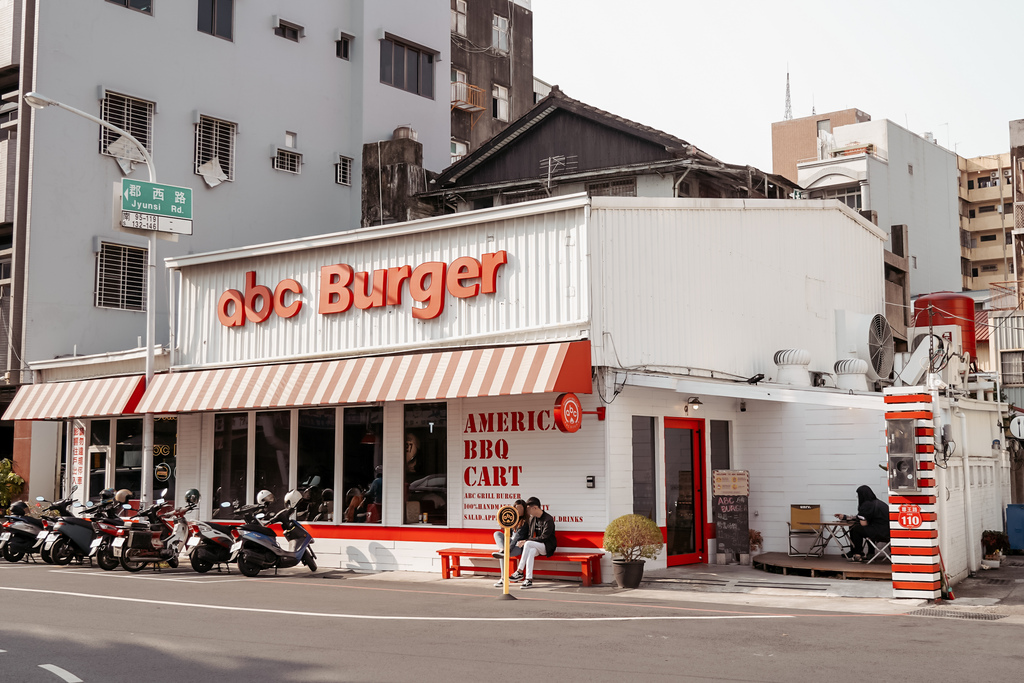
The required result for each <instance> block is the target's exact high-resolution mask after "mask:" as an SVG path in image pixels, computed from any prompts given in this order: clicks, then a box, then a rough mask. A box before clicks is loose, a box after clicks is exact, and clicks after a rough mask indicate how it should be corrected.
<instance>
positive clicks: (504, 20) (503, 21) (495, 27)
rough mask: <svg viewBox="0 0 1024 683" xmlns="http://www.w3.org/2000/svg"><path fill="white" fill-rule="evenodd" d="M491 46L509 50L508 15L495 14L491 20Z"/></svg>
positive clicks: (500, 49) (500, 50) (499, 49)
mask: <svg viewBox="0 0 1024 683" xmlns="http://www.w3.org/2000/svg"><path fill="white" fill-rule="evenodd" d="M491 47H493V48H494V49H495V50H498V51H499V52H508V17H503V16H501V15H499V14H495V15H494V18H493V19H492V20H491Z"/></svg>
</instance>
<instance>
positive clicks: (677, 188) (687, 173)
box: [672, 167, 693, 197]
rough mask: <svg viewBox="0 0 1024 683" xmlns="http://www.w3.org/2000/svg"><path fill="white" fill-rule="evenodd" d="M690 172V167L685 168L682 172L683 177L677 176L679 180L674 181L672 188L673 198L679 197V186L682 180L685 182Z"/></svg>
mask: <svg viewBox="0 0 1024 683" xmlns="http://www.w3.org/2000/svg"><path fill="white" fill-rule="evenodd" d="M691 170H693V169H692V167H690V168H687V169H686V170H685V171H683V175H681V176H679V180H677V181H676V184H675V186H674V187H673V188H672V196H673V197H678V196H679V185H680V183H682V182H683V181H684V180H686V176H688V175H689V174H690V171H691Z"/></svg>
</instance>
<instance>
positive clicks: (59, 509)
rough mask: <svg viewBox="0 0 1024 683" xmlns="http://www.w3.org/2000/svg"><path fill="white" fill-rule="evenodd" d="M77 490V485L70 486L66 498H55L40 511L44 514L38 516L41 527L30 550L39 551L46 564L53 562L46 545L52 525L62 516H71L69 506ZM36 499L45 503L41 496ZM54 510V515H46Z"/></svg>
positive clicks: (73, 500) (72, 502)
mask: <svg viewBox="0 0 1024 683" xmlns="http://www.w3.org/2000/svg"><path fill="white" fill-rule="evenodd" d="M77 490H78V486H77V485H75V486H72V487H71V491H69V492H68V495H67V497H66V498H62V499H61V500H55V501H53V502H51V503H50V504H49V505H48V506H47V507H46V508H44V509H43V510H42V511H41V512H42V514H43V515H44V516H43V517H41V518H40V521H42V523H43V528H42V529H41V530H40V531H39V532H38V533H37V534H36V542H35V545H33V546H32V550H31V552H34V553H39V558H40V559H41V560H42V561H43V562H45V563H46V564H53V558H52V557H51V556H50V551H49V549H48V548H47V546H46V543H47V541H48V540H49V538H50V534H51V533H52V532H53V529H54V527H55V526H56V525H57V523H58V522H59V521H60V519H61V518H62V517H71V516H73V515H72V514H71V506H72V504H74V502H75V499H74V498H73V496H74V495H75V492H76V491H77ZM36 501H37V502H38V503H45V502H46V499H45V498H43V497H42V496H37V497H36ZM51 512H55V513H57V514H56V515H47V513H51Z"/></svg>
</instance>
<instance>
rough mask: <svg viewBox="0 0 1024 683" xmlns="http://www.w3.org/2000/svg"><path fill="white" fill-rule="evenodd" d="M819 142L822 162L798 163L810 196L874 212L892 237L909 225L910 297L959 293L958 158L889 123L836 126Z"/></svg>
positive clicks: (804, 185) (820, 138) (819, 157)
mask: <svg viewBox="0 0 1024 683" xmlns="http://www.w3.org/2000/svg"><path fill="white" fill-rule="evenodd" d="M818 142H819V144H818V159H817V160H811V161H804V162H802V163H798V164H797V173H798V176H799V178H798V182H799V184H800V185H801V186H802V187H803V188H805V189H806V190H807V191H808V192H807V195H808V196H809V197H811V198H815V199H826V198H835V199H839V200H840V201H842V202H844V203H845V204H847V206H849V207H850V208H853V209H855V210H857V211H870V212H874V214H876V218H877V224H878V226H879V227H880V228H882V229H883V230H885V231H886V233H887V234H891V232H892V226H894V225H902V226H905V227H906V230H907V231H908V233H909V242H910V254H909V257H910V264H909V272H910V291H911V296H918V295H921V294H928V293H931V292H940V291H953V292H958V291H960V289H961V285H962V284H963V281H962V277H961V274H960V273H961V267H960V216H959V211H958V186H959V179H958V171H957V159H956V155H955V154H953V153H952V152H950V151H949V150H947V149H944V148H943V147H940V146H939V145H937V144H935V143H934V142H933V141H929V140H927V139H925V138H923V137H921V136H919V135H916V134H914V133H912V132H910V131H908V130H907V129H905V128H903V127H902V126H899V125H897V124H895V123H893V122H892V121H889V120H888V119H881V120H878V121H865V122H862V123H851V124H848V125H844V126H838V127H835V128H833V129H832V130H831V133H828V132H820V133H819V141H818ZM897 238H898V239H896V240H894V241H893V243H894V245H898V243H899V242H900V241H901V238H902V236H900V235H897ZM900 255H901V256H902V254H900Z"/></svg>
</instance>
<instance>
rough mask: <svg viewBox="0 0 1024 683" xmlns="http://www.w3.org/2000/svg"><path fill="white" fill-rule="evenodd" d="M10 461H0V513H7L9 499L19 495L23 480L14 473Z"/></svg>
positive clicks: (23, 483)
mask: <svg viewBox="0 0 1024 683" xmlns="http://www.w3.org/2000/svg"><path fill="white" fill-rule="evenodd" d="M13 470H14V467H13V466H12V464H11V461H10V459H8V458H4V459H3V460H0V513H4V512H7V506H8V505H10V504H11V499H12V498H14V496H16V495H18V494H19V493H21V489H22V487H23V486H24V485H25V480H24V479H22V478H21V477H20V476H19V475H17V474H15V473H14V471H13Z"/></svg>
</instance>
